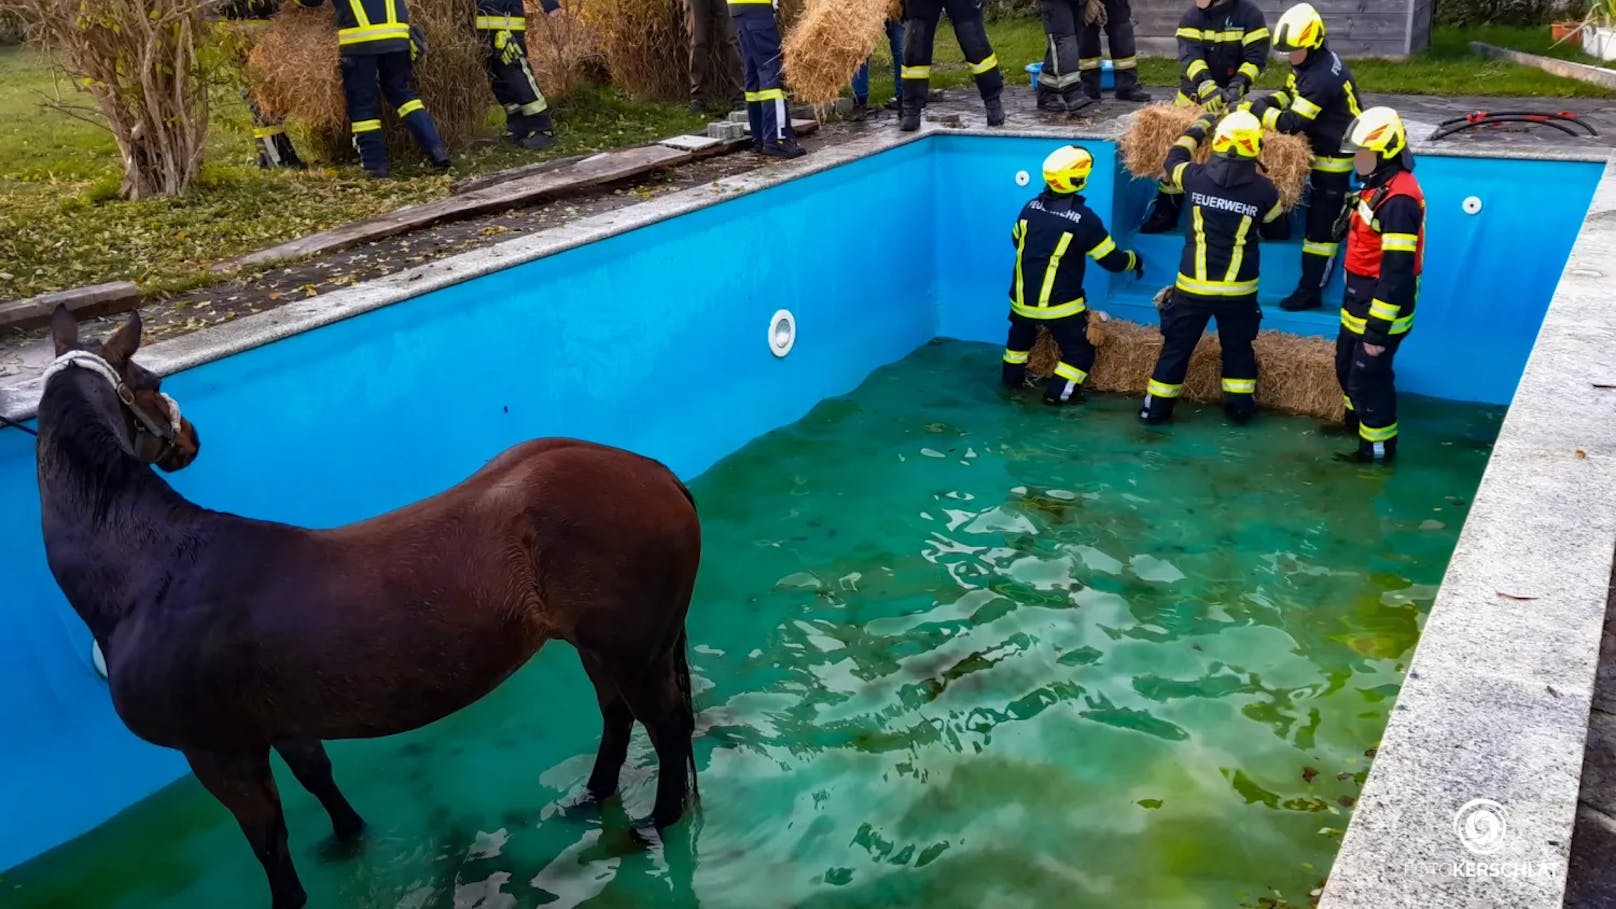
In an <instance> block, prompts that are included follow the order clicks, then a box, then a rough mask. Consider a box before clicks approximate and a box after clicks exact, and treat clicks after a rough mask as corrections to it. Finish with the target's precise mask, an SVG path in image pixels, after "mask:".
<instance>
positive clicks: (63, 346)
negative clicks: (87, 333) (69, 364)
mask: <svg viewBox="0 0 1616 909" xmlns="http://www.w3.org/2000/svg"><path fill="white" fill-rule="evenodd" d="M51 339H52V340H54V341H55V342H56V355H57V356H58V357H59V356H61V355H62V354H65V353H67V352H68V351H70V350H72V349H73V346H74V345H76V344H78V343H79V323H78V320H77V319H75V318H73V313H72V312H71V311H70V310H68V308H67V304H66V303H58V304H56V311H55V312H53V313H51Z"/></svg>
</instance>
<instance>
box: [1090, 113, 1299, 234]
mask: <svg viewBox="0 0 1616 909" xmlns="http://www.w3.org/2000/svg"><path fill="white" fill-rule="evenodd" d="M1200 115H1201V108H1199V107H1179V106H1178V105H1176V104H1172V103H1170V102H1168V103H1161V104H1151V105H1149V106H1146V107H1143V108H1141V109H1140V110H1139V112H1138V113H1136V114H1135V115H1134V120H1133V124H1132V125H1131V126H1129V128H1128V131H1127V132H1126V133H1124V134H1123V135H1122V138H1121V139H1120V140H1119V141H1118V142H1117V148H1118V151H1119V152H1120V153H1121V154H1122V164H1123V166H1124V167H1126V168H1127V169H1128V172H1129V173H1130V174H1133V175H1134V176H1135V177H1138V178H1139V179H1141V180H1159V179H1161V177H1162V164H1163V163H1164V162H1165V161H1166V160H1167V152H1168V151H1169V150H1170V149H1171V148H1172V147H1173V143H1174V142H1177V141H1178V138H1179V137H1180V136H1182V135H1184V130H1186V129H1188V128H1189V126H1190V124H1191V123H1194V122H1195V119H1196V118H1197V117H1199V116H1200ZM1211 157H1212V147H1211V143H1208V142H1203V143H1201V147H1200V149H1199V150H1198V151H1197V153H1196V157H1195V160H1196V161H1199V162H1201V163H1205V162H1206V161H1208V160H1209V159H1210V158H1211ZM1262 166H1263V168H1264V170H1265V171H1266V172H1267V174H1268V178H1269V179H1270V180H1273V181H1274V187H1275V188H1276V189H1278V190H1279V199H1280V203H1281V204H1282V205H1283V206H1284V208H1285V210H1287V211H1289V210H1290V209H1292V208H1295V207H1296V205H1297V203H1298V202H1300V201H1301V199H1302V190H1303V189H1304V188H1305V187H1306V185H1307V177H1308V173H1309V172H1310V171H1312V169H1313V149H1312V147H1311V146H1309V145H1308V142H1307V139H1306V137H1304V136H1288V135H1286V134H1284V133H1278V132H1275V131H1273V130H1271V129H1265V130H1263V153H1262Z"/></svg>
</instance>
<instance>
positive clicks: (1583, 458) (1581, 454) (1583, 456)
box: [1577, 448, 1588, 461]
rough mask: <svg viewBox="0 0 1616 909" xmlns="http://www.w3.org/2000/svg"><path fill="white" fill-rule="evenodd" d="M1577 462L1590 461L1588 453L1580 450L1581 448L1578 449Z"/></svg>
mask: <svg viewBox="0 0 1616 909" xmlns="http://www.w3.org/2000/svg"><path fill="white" fill-rule="evenodd" d="M1577 460H1579V461H1586V460H1588V452H1586V451H1583V450H1582V449H1580V448H1579V449H1577Z"/></svg>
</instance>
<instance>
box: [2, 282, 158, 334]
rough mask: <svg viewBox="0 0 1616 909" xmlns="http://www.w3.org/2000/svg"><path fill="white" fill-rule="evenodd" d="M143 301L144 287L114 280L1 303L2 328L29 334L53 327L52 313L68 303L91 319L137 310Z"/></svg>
mask: <svg viewBox="0 0 1616 909" xmlns="http://www.w3.org/2000/svg"><path fill="white" fill-rule="evenodd" d="M139 300H140V288H138V287H136V286H135V285H134V284H131V283H130V282H128V281H113V282H110V283H107V284H94V285H91V286H89V287H75V288H72V289H70V290H62V291H57V292H55V293H49V294H43V295H41V296H37V297H30V298H28V299H26V300H15V301H12V302H10V303H0V328H12V329H18V330H22V331H26V330H29V329H33V328H40V327H42V326H45V325H48V324H50V317H51V313H53V312H55V311H56V307H57V305H58V304H63V303H65V304H67V308H68V310H69V311H71V312H72V313H73V315H75V316H77V317H78V318H80V319H91V318H95V317H97V316H106V315H111V314H112V313H118V312H126V311H128V310H130V309H133V308H135V304H136V303H138V302H139Z"/></svg>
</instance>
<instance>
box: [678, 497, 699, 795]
mask: <svg viewBox="0 0 1616 909" xmlns="http://www.w3.org/2000/svg"><path fill="white" fill-rule="evenodd" d="M680 488H681V489H682V488H684V487H682V486H681V487H680ZM689 494H690V493H689V492H688V491H687V492H686V493H685V495H687V496H688V495H689ZM692 504H694V502H692ZM687 647H688V641H687V640H686V638H685V630H684V629H683V628H681V629H679V637H678V639H677V640H676V641H674V644H673V678H674V682H675V684H677V685H678V686H679V707H680V709H681V710H682V711H683V716H682V717H681V719H682V720H683V721H684V726H685V761H686V763H687V764H688V766H689V776H688V786H689V789H690V800H691V803H692V804H693V805H696V806H700V805H701V786H700V785H699V784H698V783H697V782H696V746H695V736H696V700H695V694H694V693H693V692H692V691H691V685H690V660H689V658H688V657H687V656H686V653H685V650H686V648H687Z"/></svg>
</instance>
